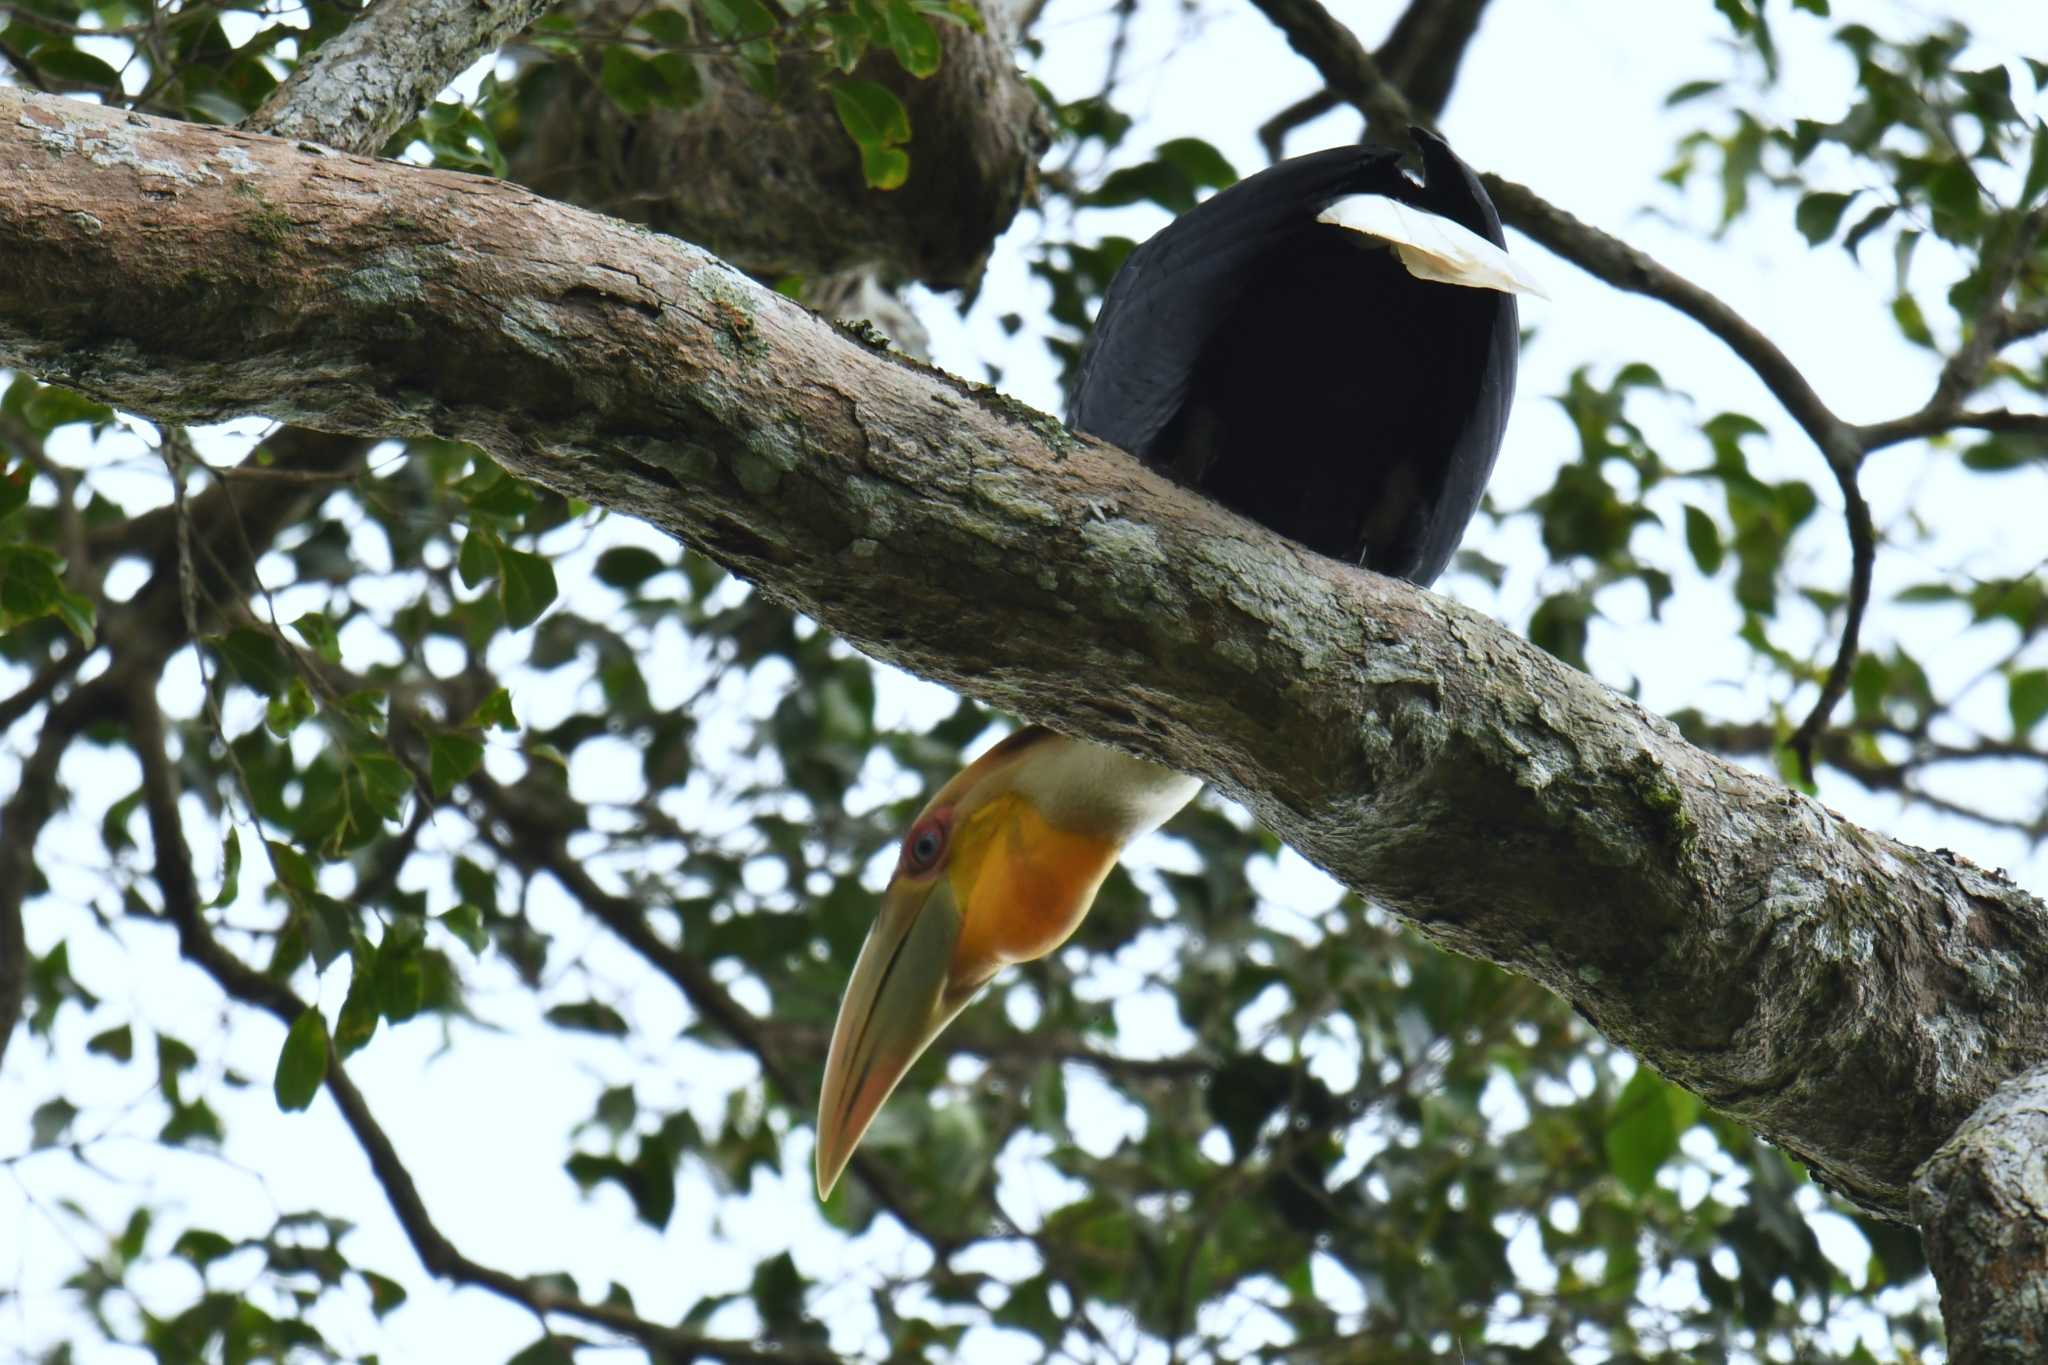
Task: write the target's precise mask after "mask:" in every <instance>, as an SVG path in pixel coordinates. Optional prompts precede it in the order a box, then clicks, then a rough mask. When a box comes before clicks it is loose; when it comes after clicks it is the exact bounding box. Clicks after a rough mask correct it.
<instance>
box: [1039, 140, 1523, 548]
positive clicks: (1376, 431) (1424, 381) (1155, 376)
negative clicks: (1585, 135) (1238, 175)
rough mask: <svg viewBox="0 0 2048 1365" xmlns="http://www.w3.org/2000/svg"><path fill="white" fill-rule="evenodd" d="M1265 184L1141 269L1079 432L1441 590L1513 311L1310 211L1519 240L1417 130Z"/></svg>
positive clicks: (1112, 321)
mask: <svg viewBox="0 0 2048 1365" xmlns="http://www.w3.org/2000/svg"><path fill="white" fill-rule="evenodd" d="M1415 137H1416V140H1417V142H1418V143H1419V144H1420V145H1421V147H1422V153H1423V158H1422V161H1423V170H1424V172H1425V174H1426V176H1427V180H1426V181H1425V182H1424V183H1423V184H1419V185H1418V184H1417V183H1415V182H1414V181H1413V180H1411V179H1410V178H1409V177H1408V176H1407V175H1405V174H1404V173H1403V172H1402V171H1401V169H1400V166H1399V164H1398V160H1397V158H1396V156H1395V154H1394V153H1392V152H1390V151H1387V150H1385V149H1382V148H1369V147H1340V148H1335V149H1333V150H1331V151H1327V152H1317V153H1314V154H1312V155H1310V156H1304V157H1297V158H1294V159H1293V160H1290V161H1283V162H1281V163H1279V164H1278V165H1275V166H1273V167H1270V168H1269V169H1267V170H1264V171H1261V172H1260V173H1259V174H1257V175H1254V176H1252V177H1250V178H1249V179H1246V180H1243V181H1240V182H1239V183H1238V184H1236V185H1234V186H1232V187H1231V188H1229V189H1227V190H1224V191H1223V192H1222V193H1220V194H1217V195H1215V196H1214V197H1213V198H1211V199H1209V200H1207V201H1206V202H1204V203H1203V204H1201V205H1199V206H1197V207H1196V208H1194V209H1193V210H1191V211H1190V212H1188V213H1185V214H1183V215H1181V216H1180V217H1179V218H1178V219H1176V220H1174V222H1173V223H1171V224H1169V225H1168V226H1167V227H1166V228H1165V229H1164V230H1163V231H1161V232H1160V233H1158V234H1157V235H1156V236H1154V237H1153V238H1152V239H1151V240H1150V241H1148V242H1146V243H1145V244H1144V245H1143V246H1141V247H1139V248H1137V249H1136V250H1135V251H1133V252H1132V253H1131V255H1130V258H1129V259H1128V260H1127V261H1125V263H1124V266H1123V269H1122V270H1121V271H1119V272H1118V274H1117V277H1116V279H1115V280H1114V281H1112V282H1111V284H1110V288H1109V292H1108V294H1107V295H1106V296H1105V297H1104V299H1103V303H1102V311H1101V314H1100V315H1099V317H1098V319H1097V321H1096V327H1095V332H1094V335H1093V336H1091V337H1090V338H1089V342H1088V348H1087V350H1086V351H1085V352H1084V353H1083V355H1082V359H1081V371H1080V378H1079V381H1078V383H1077V384H1076V387H1075V392H1074V401H1073V404H1072V407H1071V409H1070V414H1069V421H1070V422H1071V423H1072V425H1073V426H1074V428H1075V429H1076V430H1078V431H1085V432H1089V433H1091V434H1093V435H1096V436H1100V437H1102V438H1103V439H1104V440H1108V441H1113V442H1115V443H1116V444H1117V445H1120V446H1122V447H1123V448H1124V449H1126V450H1128V451H1130V452H1131V453H1132V454H1134V455H1136V456H1138V457H1139V458H1140V459H1142V460H1144V461H1145V462H1146V463H1148V464H1151V465H1154V466H1156V467H1158V468H1160V469H1162V470H1164V471H1165V472H1167V473H1170V474H1172V475H1173V476H1174V477H1175V478H1178V479H1180V480H1182V481H1183V482H1185V483H1188V484H1190V485H1191V486H1193V487H1196V488H1199V489H1201V490H1202V491H1203V492H1205V493H1207V494H1208V495H1209V496H1211V497H1213V498H1215V499H1217V500H1218V501H1219V502H1222V503H1224V504H1226V505H1227V506H1230V507H1232V508H1235V509H1236V510H1237V511H1239V512H1242V513H1244V514H1245V515H1247V516H1249V517H1252V518H1253V519H1255V520H1257V521H1260V522H1262V523H1264V524H1265V525H1267V526H1270V527H1271V528H1273V529H1274V530H1276V531H1278V532H1280V533H1281V534H1283V535H1286V536H1289V537H1291V538H1293V539H1295V540H1298V541H1300V542H1302V543H1303V544H1305V545H1307V546H1309V547H1310V548H1311V549H1314V550H1317V551H1319V552H1321V553H1323V554H1327V555H1332V556H1334V557H1337V558H1340V559H1346V560H1349V561H1352V562H1354V563H1363V564H1364V565H1365V566H1366V567H1368V568H1371V569H1375V570H1378V571H1379V572H1381V573H1388V574H1394V575H1398V576H1401V577H1405V578H1409V579H1412V580H1414V581H1415V582H1418V583H1428V582H1430V581H1432V580H1433V579H1435V578H1436V576H1437V575H1438V574H1439V573H1441V572H1442V571H1443V568H1444V565H1445V564H1446V563H1448V562H1449V560H1450V557H1451V553H1452V552H1453V551H1454V550H1455V549H1456V548H1457V544H1458V540H1459V538H1460V537H1461V536H1462V535H1463V534H1464V530H1465V524H1466V523H1467V522H1468V521H1469V520H1471V517H1472V514H1473V512H1474V511H1476V510H1477V508H1478V506H1479V497H1480V494H1481V492H1482V491H1483V490H1484V488H1485V486H1486V479H1487V476H1488V475H1489V474H1490V473H1491V472H1492V469H1493V462H1494V457H1495V455H1496V453H1497V452H1498V450H1499V448H1500V440H1501V436H1502V433H1503V432H1504V431H1505V429H1506V426H1507V414H1508V406H1509V404H1510V402H1511V401H1512V399H1513V397H1514V382H1515V361H1516V354H1517V349H1518V346H1519V341H1520V324H1519V321H1518V314H1517V311H1516V308H1515V300H1514V297H1513V296H1512V295H1510V294H1505V293H1498V292H1495V291H1493V290H1487V289H1471V288H1466V287H1463V286H1459V285H1448V284H1438V283H1433V282H1430V281H1426V280H1419V279H1416V278H1415V277H1414V276H1413V275H1410V274H1409V273H1408V271H1407V270H1406V269H1405V268H1404V267H1403V266H1402V265H1401V264H1400V262H1399V261H1398V260H1397V259H1396V258H1395V256H1394V254H1393V252H1392V251H1391V250H1389V249H1387V248H1386V247H1385V246H1384V245H1381V244H1378V243H1375V242H1373V241H1372V240H1371V239H1369V238H1366V237H1364V236H1362V235H1361V234H1359V233H1356V232H1353V231H1351V230H1350V229H1348V228H1342V227H1337V226H1333V225H1330V224H1324V223H1318V222H1317V221H1316V216H1317V215H1318V214H1319V213H1321V212H1322V211H1323V210H1324V209H1326V208H1328V207H1329V206H1330V205H1331V204H1332V203H1334V202H1335V201H1336V200H1338V199H1341V198H1343V197H1345V196H1347V195H1353V194H1380V195H1386V196H1388V197H1390V198H1394V199H1399V200H1401V201H1403V202H1405V203H1407V204H1410V205H1413V206H1414V207H1416V208H1419V209H1422V210H1425V211H1427V212H1430V213H1435V214H1439V215H1441V216H1443V217H1445V218H1448V219H1450V220H1451V221H1453V222H1455V223H1458V224H1460V225H1461V226H1463V227H1465V228H1467V229H1469V230H1471V231H1473V232H1475V233H1477V234H1479V235H1480V236H1482V237H1485V238H1486V239H1487V240H1489V241H1491V242H1493V243H1494V244H1495V245H1496V246H1501V245H1505V243H1504V240H1503V237H1502V234H1501V228H1500V219H1499V217H1498V215H1497V214H1496V213H1495V212H1494V208H1493V204H1492V202H1491V201H1490V200H1489V199H1488V198H1487V196H1486V191H1485V190H1484V189H1483V188H1482V187H1481V186H1480V184H1479V181H1478V179H1477V177H1475V176H1474V175H1473V174H1472V172H1471V171H1470V170H1469V169H1467V167H1466V166H1465V165H1464V163H1463V162H1461V161H1459V160H1458V158H1457V157H1456V156H1454V155H1453V154H1452V153H1451V150H1450V148H1449V147H1447V146H1446V145H1445V144H1444V143H1443V142H1442V141H1441V140H1439V139H1438V138H1436V137H1434V136H1432V135H1430V134H1428V133H1424V132H1421V131H1419V130H1418V131H1417V132H1416V134H1415Z"/></svg>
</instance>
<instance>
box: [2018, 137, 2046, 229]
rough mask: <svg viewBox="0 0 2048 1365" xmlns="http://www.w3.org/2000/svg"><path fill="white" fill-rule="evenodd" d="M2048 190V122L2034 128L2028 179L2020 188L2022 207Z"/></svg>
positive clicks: (2028, 162) (2025, 206)
mask: <svg viewBox="0 0 2048 1365" xmlns="http://www.w3.org/2000/svg"><path fill="white" fill-rule="evenodd" d="M2043 190H2048V122H2044V123H2043V124H2042V125H2041V126H2040V127H2038V128H2036V129H2034V153H2033V155H2032V157H2030V158H2029V159H2028V161H2027V181H2026V184H2025V185H2023V186H2022V187H2021V188H2020V207H2021V208H2027V207H2029V206H2030V205H2032V204H2033V202H2034V201H2035V200H2036V199H2038V198H2040V197H2041V193H2042V191H2043Z"/></svg>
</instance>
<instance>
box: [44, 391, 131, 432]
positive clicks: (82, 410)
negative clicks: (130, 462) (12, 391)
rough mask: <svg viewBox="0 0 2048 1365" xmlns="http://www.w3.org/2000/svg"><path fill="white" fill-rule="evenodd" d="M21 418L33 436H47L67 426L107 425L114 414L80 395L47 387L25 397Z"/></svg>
mask: <svg viewBox="0 0 2048 1365" xmlns="http://www.w3.org/2000/svg"><path fill="white" fill-rule="evenodd" d="M21 416H22V420H24V421H26V422H27V423H28V424H29V425H30V426H31V427H34V428H35V429H36V431H37V432H39V433H42V434H48V433H49V432H52V431H55V430H56V429H57V428H58V427H61V426H65V425H67V424H68V423H71V422H91V423H93V424H94V425H98V424H99V423H101V422H111V421H113V420H114V410H113V409H112V408H110V407H108V406H107V405H106V404H105V403H96V402H94V401H93V400H92V399H90V398H87V397H86V396H85V395H84V394H82V393H73V392H72V391H71V390H69V389H61V388H58V387H57V386H56V385H54V384H51V385H48V386H45V387H43V388H39V389H37V390H35V392H33V393H32V394H30V395H29V397H28V400H27V401H26V402H24V403H23V404H22V405H21Z"/></svg>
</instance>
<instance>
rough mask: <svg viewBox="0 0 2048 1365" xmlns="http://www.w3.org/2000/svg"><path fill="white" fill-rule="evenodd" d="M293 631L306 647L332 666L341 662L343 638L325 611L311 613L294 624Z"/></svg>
mask: <svg viewBox="0 0 2048 1365" xmlns="http://www.w3.org/2000/svg"><path fill="white" fill-rule="evenodd" d="M292 630H293V632H294V633H296V634H297V635H298V637H299V638H300V639H301V640H304V641H305V642H306V647H307V648H308V649H310V650H312V651H313V652H314V653H315V654H318V655H319V656H320V657H321V658H323V659H325V660H327V662H329V663H331V664H338V663H340V662H341V636H340V635H339V634H338V633H337V632H336V631H335V628H334V621H333V619H332V618H330V617H329V616H328V615H327V613H326V612H324V611H309V612H307V613H306V614H305V615H303V616H301V617H299V618H298V619H297V620H296V621H293V622H292Z"/></svg>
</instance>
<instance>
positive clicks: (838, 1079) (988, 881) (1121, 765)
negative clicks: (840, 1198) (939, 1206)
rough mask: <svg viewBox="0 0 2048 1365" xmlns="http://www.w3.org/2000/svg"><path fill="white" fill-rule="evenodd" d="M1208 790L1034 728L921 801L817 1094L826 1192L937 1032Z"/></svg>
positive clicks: (1067, 923) (1054, 937) (1056, 936)
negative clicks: (1137, 842) (1124, 858)
mask: <svg viewBox="0 0 2048 1365" xmlns="http://www.w3.org/2000/svg"><path fill="white" fill-rule="evenodd" d="M1200 786H1201V783H1200V782H1198V781H1197V780H1196V779H1194V778H1192V777H1183V776H1182V775H1181V774H1179V773H1176V772H1173V771H1171V770H1169V769H1166V768H1161V767H1159V766H1157V765H1156V764H1152V763H1147V762H1145V761H1144V760H1142V759H1136V758H1131V757H1129V756H1128V755H1125V754H1122V753H1119V752H1117V751H1116V750H1114V749H1107V748H1104V747H1102V746H1101V745H1097V744H1087V743H1083V742H1081V741H1079V740H1073V739H1068V738H1067V737H1066V736H1064V735H1060V734H1055V733H1054V732H1053V731H1051V730H1047V729H1045V728H1043V727H1041V726H1035V725H1034V726H1027V727H1026V728H1024V729H1022V730H1019V731H1017V732H1016V733H1015V734H1013V735H1011V736H1009V737H1008V738H1007V739H1005V740H1003V741H1002V742H1001V743H1000V744H997V745H996V746H995V747H994V748H993V749H991V750H989V751H988V752H987V753H986V754H983V755H982V756H981V757H980V758H978V759H976V760H975V761H974V762H973V763H971V764H969V765H968V766H967V767H966V768H965V769H964V770H963V771H962V772H961V773H960V774H959V775H958V776H957V777H955V778H954V779H953V780H952V781H950V782H948V783H947V784H946V785H945V786H943V787H941V788H940V789H939V791H938V794H937V795H936V796H934V797H932V799H931V800H930V801H929V802H928V803H926V805H925V808H924V810H923V811H922V812H920V813H919V815H918V817H917V819H916V821H915V822H914V823H912V825H911V826H910V832H909V833H908V834H906V835H905V836H904V838H903V846H902V851H901V852H900V853H899V854H898V856H897V859H896V871H895V873H894V875H892V876H891V877H890V879H889V889H888V890H887V891H885V892H884V893H883V894H882V910H881V914H880V915H879V916H878V917H877V918H876V920H875V926H874V928H873V929H872V930H871V931H870V932H869V934H868V939H867V943H866V944H865V945H864V946H863V947H862V948H861V951H860V960H859V961H858V962H857V963H856V964H855V965H854V969H853V979H852V980H851V981H850V982H848V983H847V987H846V997H845V999H844V1001H842V1002H841V1004H840V1006H839V1022H838V1023H837V1024H836V1025H835V1026H834V1027H833V1030H832V1047H831V1051H830V1052H829V1053H828V1054H827V1057H826V1061H825V1085H824V1091H823V1093H822V1094H821V1095H820V1097H819V1100H818V1153H817V1156H818V1193H819V1195H820V1196H821V1197H822V1196H824V1195H828V1194H830V1193H831V1191H832V1186H833V1185H834V1184H835V1183H836V1182H837V1181H838V1179H839V1173H840V1172H841V1171H842V1170H844V1169H845V1167H846V1163H847V1160H848V1159H849V1158H850V1157H851V1156H852V1155H853V1149H854V1147H855V1146H856V1145H858V1144H859V1142H860V1139H861V1135H862V1134H863V1133H865V1132H866V1131H867V1127H868V1124H869V1123H871V1122H872V1121H873V1120H874V1117H875V1114H876V1112H877V1111H878V1110H880V1109H881V1107H882V1102H883V1101H884V1100H886V1099H888V1098H889V1095H890V1092H892V1091H893V1090H895V1089H896V1083H897V1082H898V1081H900V1080H902V1079H903V1076H904V1073H905V1072H907V1071H909V1070H910V1066H911V1064H912V1063H913V1062H915V1061H916V1060H917V1059H918V1057H919V1056H920V1055H921V1054H922V1053H923V1052H924V1050H925V1048H926V1047H927V1046H929V1045H930V1044H931V1041H932V1039H934V1038H936V1037H938V1035H939V1031H940V1030H941V1029H943V1028H945V1027H946V1025H947V1024H949V1023H951V1022H952V1019H953V1016H954V1015H956V1014H958V1013H959V1012H960V1011H961V1010H962V1009H963V1008H965V1007H966V1005H967V1002H968V1001H969V1000H972V999H973V998H974V994H975V992H976V991H979V990H980V989H981V988H982V986H984V985H985V984H987V982H988V980H989V978H991V977H993V976H994V975H995V974H996V972H997V971H999V970H1000V969H1002V968H1003V967H1005V966H1008V965H1009V964H1011V963H1015V962H1029V961H1031V960H1033V959H1034V958H1040V957H1044V956H1045V955H1046V954H1047V953H1050V952H1051V951H1053V949H1055V948H1057V947H1059V946H1060V945H1061V944H1062V943H1064V942H1066V940H1067V936H1068V935H1069V934H1071V933H1073V932H1074V927H1075V926H1076V925H1078V924H1079V923H1080V922H1081V917H1082V916H1083V915H1085V914H1087V913H1088V907H1089V906H1090V905H1091V904H1093V903H1094V900H1095V892H1096V888H1098V887H1100V886H1101V885H1102V879H1103V878H1104V877H1107V876H1108V875H1109V870H1110V869H1111V868H1112V867H1114V866H1116V860H1117V856H1118V854H1120V853H1121V852H1122V851H1123V849H1124V846H1125V845H1126V844H1128V843H1130V842H1131V840H1133V839H1135V838H1137V837H1138V836H1139V835H1142V834H1146V833H1149V832H1150V831H1152V830H1154V829H1156V828H1158V827H1159V825H1161V824H1162V823H1164V822H1165V821H1166V819H1167V818H1168V817H1169V816H1171V815H1172V814H1173V813H1174V812H1175V811H1177V810H1179V809H1180V808H1181V807H1182V806H1184V805H1186V804H1187V803H1188V802H1189V801H1190V800H1191V799H1193V797H1194V794H1195V792H1196V791H1197V790H1198V789H1199V788H1200Z"/></svg>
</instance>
